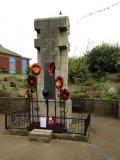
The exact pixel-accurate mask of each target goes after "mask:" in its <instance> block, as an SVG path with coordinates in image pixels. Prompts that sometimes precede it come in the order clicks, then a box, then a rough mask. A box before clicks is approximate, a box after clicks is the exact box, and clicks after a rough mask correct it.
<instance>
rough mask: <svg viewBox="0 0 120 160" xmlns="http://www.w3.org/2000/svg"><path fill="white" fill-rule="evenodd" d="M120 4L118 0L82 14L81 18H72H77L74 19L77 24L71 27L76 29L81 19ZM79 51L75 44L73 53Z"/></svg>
mask: <svg viewBox="0 0 120 160" xmlns="http://www.w3.org/2000/svg"><path fill="white" fill-rule="evenodd" d="M119 4H120V1H117V2H114V3H113V4H111V5H109V6H106V7H104V8H102V9H98V10H96V11H94V12H90V13H88V14H86V15H84V16H82V17H81V18H75V19H72V20H75V21H74V25H75V26H74V27H73V28H72V29H71V31H72V30H74V29H75V28H76V27H77V26H78V25H79V23H81V21H82V20H84V19H85V18H88V17H90V16H94V15H96V14H99V13H102V12H105V11H107V10H110V9H112V8H113V7H115V6H117V5H119ZM77 51H78V47H77V46H75V47H74V51H73V53H74V54H75V53H76V52H77Z"/></svg>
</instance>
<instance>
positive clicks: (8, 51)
mask: <svg viewBox="0 0 120 160" xmlns="http://www.w3.org/2000/svg"><path fill="white" fill-rule="evenodd" d="M0 52H2V53H5V54H9V55H12V56H17V57H21V58H25V59H31V58H28V57H23V56H22V55H20V54H18V53H16V52H13V51H11V50H9V49H7V48H4V47H3V46H2V45H1V44H0Z"/></svg>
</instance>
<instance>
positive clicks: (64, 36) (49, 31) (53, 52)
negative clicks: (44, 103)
mask: <svg viewBox="0 0 120 160" xmlns="http://www.w3.org/2000/svg"><path fill="white" fill-rule="evenodd" d="M34 28H35V30H36V32H37V39H35V41H34V46H35V48H36V49H37V54H38V63H39V64H40V65H41V67H42V73H41V74H40V76H39V77H38V96H39V98H40V99H41V98H43V96H42V94H41V91H42V90H43V89H44V88H46V89H48V90H49V91H50V96H49V98H50V99H53V98H55V93H54V91H55V88H54V87H55V86H54V84H53V83H54V82H53V81H52V80H49V78H48V77H49V76H48V72H47V71H46V67H45V65H46V64H48V65H49V64H50V63H51V62H55V65H56V73H55V77H57V76H58V75H61V76H62V77H63V79H64V86H65V87H67V84H68V51H69V47H70V44H69V42H68V35H69V29H70V24H69V18H68V17H67V16H63V17H54V18H40V19H36V20H35V21H34ZM48 82H49V83H48ZM51 87H52V89H51Z"/></svg>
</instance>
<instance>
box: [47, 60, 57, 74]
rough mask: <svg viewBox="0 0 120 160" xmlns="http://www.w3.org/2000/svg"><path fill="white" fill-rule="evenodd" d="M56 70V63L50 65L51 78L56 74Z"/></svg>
mask: <svg viewBox="0 0 120 160" xmlns="http://www.w3.org/2000/svg"><path fill="white" fill-rule="evenodd" d="M55 69H56V66H55V63H54V62H52V63H50V65H49V67H48V74H49V75H50V76H52V75H53V74H55Z"/></svg>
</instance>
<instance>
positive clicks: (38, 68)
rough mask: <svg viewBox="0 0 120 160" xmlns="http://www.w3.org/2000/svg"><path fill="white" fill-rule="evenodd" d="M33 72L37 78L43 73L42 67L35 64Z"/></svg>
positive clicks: (32, 68)
mask: <svg viewBox="0 0 120 160" xmlns="http://www.w3.org/2000/svg"><path fill="white" fill-rule="evenodd" d="M31 72H32V74H33V75H35V76H37V75H39V74H40V73H41V67H40V65H39V64H37V63H34V64H33V65H32V66H31Z"/></svg>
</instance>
